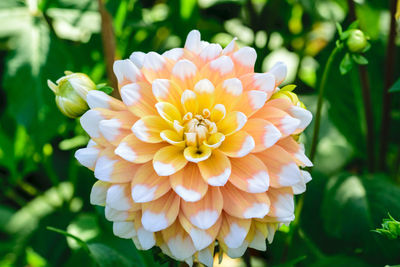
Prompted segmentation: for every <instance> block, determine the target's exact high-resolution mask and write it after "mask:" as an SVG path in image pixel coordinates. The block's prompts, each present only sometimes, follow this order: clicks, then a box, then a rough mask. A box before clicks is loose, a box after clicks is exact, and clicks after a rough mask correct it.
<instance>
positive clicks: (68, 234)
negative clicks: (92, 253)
mask: <svg viewBox="0 0 400 267" xmlns="http://www.w3.org/2000/svg"><path fill="white" fill-rule="evenodd" d="M46 229H47V230H50V231H53V232H56V233H59V234H62V235H63V236H65V237H70V238H72V239H74V240H75V241H76V242H77V243H78V244H79V245H80V246H81V247H82V248H85V249H88V246H87V245H86V243H85V241H83V240H82V239H80V238H79V237H77V236H75V235H73V234H70V233H68V232H66V231H64V230H61V229H57V228H55V227H51V226H47V227H46Z"/></svg>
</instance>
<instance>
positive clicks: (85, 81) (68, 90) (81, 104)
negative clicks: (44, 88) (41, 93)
mask: <svg viewBox="0 0 400 267" xmlns="http://www.w3.org/2000/svg"><path fill="white" fill-rule="evenodd" d="M65 75H66V76H63V77H61V78H60V79H58V80H57V81H56V83H57V85H56V84H54V83H53V82H52V81H50V80H47V84H48V86H49V87H50V89H51V90H52V91H53V92H54V94H55V95H56V104H57V106H58V108H59V109H60V111H61V112H62V113H63V114H64V115H65V116H67V117H70V118H77V117H79V116H80V115H82V114H83V113H84V112H85V111H86V110H88V108H89V107H88V105H87V103H86V95H87V93H88V92H89V91H90V90H94V89H96V84H95V83H94V82H93V81H92V80H91V79H90V78H89V77H88V76H87V75H85V74H83V73H72V72H69V71H66V72H65Z"/></svg>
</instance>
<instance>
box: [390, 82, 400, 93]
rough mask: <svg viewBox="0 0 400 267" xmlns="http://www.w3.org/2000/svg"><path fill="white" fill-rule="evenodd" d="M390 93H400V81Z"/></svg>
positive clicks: (391, 88)
mask: <svg viewBox="0 0 400 267" xmlns="http://www.w3.org/2000/svg"><path fill="white" fill-rule="evenodd" d="M389 92H390V93H396V92H400V79H398V80H397V81H396V82H395V83H394V84H393V85H392V87H390V89H389Z"/></svg>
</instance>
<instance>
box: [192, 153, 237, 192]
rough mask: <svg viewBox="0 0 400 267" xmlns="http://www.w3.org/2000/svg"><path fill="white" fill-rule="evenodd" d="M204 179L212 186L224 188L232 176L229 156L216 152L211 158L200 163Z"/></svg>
mask: <svg viewBox="0 0 400 267" xmlns="http://www.w3.org/2000/svg"><path fill="white" fill-rule="evenodd" d="M198 166H199V170H200V173H201V176H202V177H203V179H204V180H205V181H206V182H207V183H208V184H209V185H212V186H223V185H224V184H225V183H226V182H227V181H228V178H229V176H230V175H231V163H230V161H229V159H228V157H227V156H225V155H224V154H223V153H221V152H220V151H218V150H214V151H213V152H212V154H211V156H210V157H209V158H208V159H207V160H204V161H201V162H199V163H198Z"/></svg>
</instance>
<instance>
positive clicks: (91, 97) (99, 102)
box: [86, 90, 126, 111]
mask: <svg viewBox="0 0 400 267" xmlns="http://www.w3.org/2000/svg"><path fill="white" fill-rule="evenodd" d="M86 102H87V103H88V106H89V107H90V108H92V109H93V108H105V109H111V110H115V111H122V110H126V107H125V105H124V103H122V102H121V101H120V100H118V99H115V98H113V97H111V96H109V95H107V94H106V93H104V92H103V91H100V90H91V91H89V92H88V94H87V95H86Z"/></svg>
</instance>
